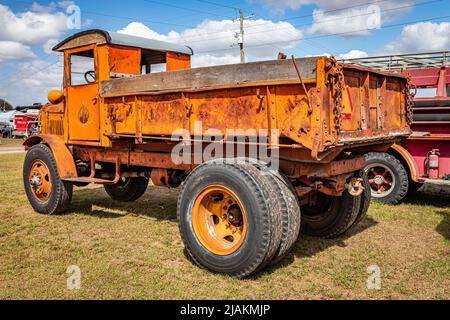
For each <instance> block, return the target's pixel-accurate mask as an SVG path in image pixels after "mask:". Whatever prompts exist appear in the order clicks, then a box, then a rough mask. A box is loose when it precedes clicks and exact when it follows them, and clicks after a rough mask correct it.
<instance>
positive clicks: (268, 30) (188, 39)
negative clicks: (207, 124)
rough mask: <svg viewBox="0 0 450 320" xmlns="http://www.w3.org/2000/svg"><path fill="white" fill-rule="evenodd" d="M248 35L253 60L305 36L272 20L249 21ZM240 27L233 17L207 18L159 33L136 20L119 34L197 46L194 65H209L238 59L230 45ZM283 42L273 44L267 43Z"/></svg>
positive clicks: (248, 52)
mask: <svg viewBox="0 0 450 320" xmlns="http://www.w3.org/2000/svg"><path fill="white" fill-rule="evenodd" d="M246 29H247V32H246V34H245V43H246V46H247V48H246V53H247V55H248V56H249V59H251V60H262V59H267V58H268V57H270V58H272V59H273V58H275V56H276V54H277V53H278V51H280V50H289V49H293V48H295V47H296V46H297V45H298V43H299V42H300V41H301V39H302V38H303V33H302V31H301V30H299V29H296V28H295V27H294V26H293V25H291V24H290V23H288V22H272V21H268V20H262V19H259V20H247V21H246ZM238 30H239V25H238V23H237V22H234V21H232V20H221V21H213V20H205V21H203V22H202V23H201V24H199V25H198V26H197V27H196V28H192V29H186V30H184V31H182V32H180V33H179V32H175V31H171V32H169V33H168V34H160V33H158V32H155V31H154V30H152V29H150V28H149V27H147V26H146V25H144V24H142V23H140V22H133V23H130V24H129V25H128V26H126V27H125V28H124V29H122V30H119V32H120V33H125V34H130V35H135V36H140V37H146V38H151V39H156V40H162V41H168V42H173V43H178V44H184V45H188V46H190V47H191V48H193V49H194V52H196V54H195V55H194V57H193V65H194V66H196V67H198V66H206V65H217V64H229V63H238V62H239V50H238V48H237V47H236V48H234V49H233V48H231V46H232V45H234V44H236V43H237V40H236V37H235V35H236V32H237V31H238ZM274 41H282V43H280V44H277V45H276V46H274V45H265V44H266V43H270V42H274Z"/></svg>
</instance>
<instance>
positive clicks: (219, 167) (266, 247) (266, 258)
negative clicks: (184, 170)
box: [178, 160, 300, 278]
mask: <svg viewBox="0 0 450 320" xmlns="http://www.w3.org/2000/svg"><path fill="white" fill-rule="evenodd" d="M274 179H275V177H274V175H273V174H269V173H267V172H265V171H264V170H261V168H258V166H257V165H255V164H250V163H244V162H240V161H238V162H235V161H228V160H216V161H211V162H207V163H205V164H203V165H202V166H200V167H198V168H197V169H196V170H194V171H193V172H192V173H191V174H190V176H189V177H188V178H187V180H186V182H185V185H184V187H183V190H182V192H181V195H180V198H179V202H178V219H179V225H180V233H181V236H182V238H183V241H184V243H185V247H186V251H187V252H188V254H189V255H190V257H191V258H192V260H193V261H194V262H195V263H196V264H197V265H199V266H201V267H203V268H206V269H208V270H210V271H213V272H218V273H223V274H228V275H231V276H234V277H238V278H244V277H248V276H250V275H252V274H254V273H256V272H258V271H260V270H262V269H263V268H264V267H266V266H267V265H268V264H269V263H271V262H272V261H273V260H274V259H277V258H279V257H280V256H283V255H285V254H286V252H287V251H288V250H289V249H290V247H291V246H292V245H291V242H295V241H292V239H293V238H295V239H296V237H297V236H298V229H299V228H298V229H297V234H296V235H294V236H292V235H290V237H287V236H286V233H288V232H289V231H287V229H289V226H287V227H284V224H285V222H284V220H285V219H287V218H286V216H285V215H286V214H287V210H288V209H286V208H287V207H290V206H292V204H289V205H288V204H286V202H285V197H284V196H283V193H282V192H280V190H287V187H286V186H285V187H282V186H283V184H281V183H280V184H278V183H275V181H276V180H274ZM289 192H290V191H289ZM297 206H298V205H297ZM297 212H298V214H299V215H300V210H299V209H298V211H297ZM299 220H300V217H298V221H299ZM291 229H294V230H295V228H291ZM293 232H294V233H295V231H293Z"/></svg>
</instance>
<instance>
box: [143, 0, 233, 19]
mask: <svg viewBox="0 0 450 320" xmlns="http://www.w3.org/2000/svg"><path fill="white" fill-rule="evenodd" d="M144 1H145V2H149V3H155V4H159V5H162V6H166V7H170V8H176V9H180V10H186V11H192V12H197V13H201V14H206V15H212V16H216V17H222V18H226V19H232V18H230V17H229V16H224V15H221V14H215V13H212V12H211V11H201V10H197V9H192V8H187V7H181V6H177V5H173V4H168V3H166V2H159V1H154V0H144Z"/></svg>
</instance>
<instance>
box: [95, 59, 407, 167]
mask: <svg viewBox="0 0 450 320" xmlns="http://www.w3.org/2000/svg"><path fill="white" fill-rule="evenodd" d="M296 67H297V68H296ZM305 89H306V92H305ZM100 95H101V97H103V99H104V105H105V108H106V109H105V120H106V128H105V129H106V130H105V131H106V132H107V133H106V134H107V135H108V134H109V137H116V138H117V137H121V136H122V137H127V136H128V137H130V136H135V137H136V138H137V139H138V140H140V141H143V140H145V139H147V138H152V137H161V136H170V135H171V134H172V133H173V132H174V131H176V130H179V129H185V130H188V131H190V132H191V133H192V134H194V132H193V128H194V127H195V124H196V123H198V122H201V124H202V125H201V128H202V130H203V131H202V133H203V134H206V133H207V132H208V130H211V129H213V130H219V131H221V132H224V133H225V132H226V131H227V130H238V129H239V130H244V131H247V130H256V131H259V130H269V131H271V130H272V131H273V130H274V129H277V130H278V134H277V137H274V136H273V134H272V137H271V139H272V144H278V145H279V146H281V147H288V148H291V149H295V148H300V149H307V150H309V151H310V156H311V157H308V158H310V159H309V160H312V161H317V160H318V159H320V158H323V157H324V156H325V154H329V151H330V150H332V149H334V150H336V149H338V150H343V149H345V148H349V147H361V146H367V145H374V144H387V143H393V142H395V141H397V140H398V139H400V138H402V137H406V136H408V135H409V134H410V129H409V124H410V121H411V103H412V98H411V95H410V89H409V84H408V80H407V78H406V77H404V76H402V75H392V74H387V73H383V72H379V71H375V70H370V69H364V68H361V67H357V66H353V65H342V64H339V63H337V62H336V61H335V60H334V59H329V58H326V57H314V58H303V59H296V60H295V62H294V60H279V61H267V62H256V63H247V64H239V65H229V66H218V67H207V68H198V69H190V70H182V71H175V72H167V73H160V74H149V75H143V76H137V77H130V78H125V79H114V80H109V81H103V82H102V83H101V86H100ZM197 133H198V132H197ZM224 136H225V135H224ZM275 140H277V141H276V142H275ZM336 154H338V152H336ZM306 160H308V159H306Z"/></svg>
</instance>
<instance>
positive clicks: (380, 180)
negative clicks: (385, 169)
mask: <svg viewBox="0 0 450 320" xmlns="http://www.w3.org/2000/svg"><path fill="white" fill-rule="evenodd" d="M374 180H375V181H374V182H375V184H377V185H382V184H383V183H384V178H383V177H382V176H380V175H377V176H376V177H375V179H374Z"/></svg>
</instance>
